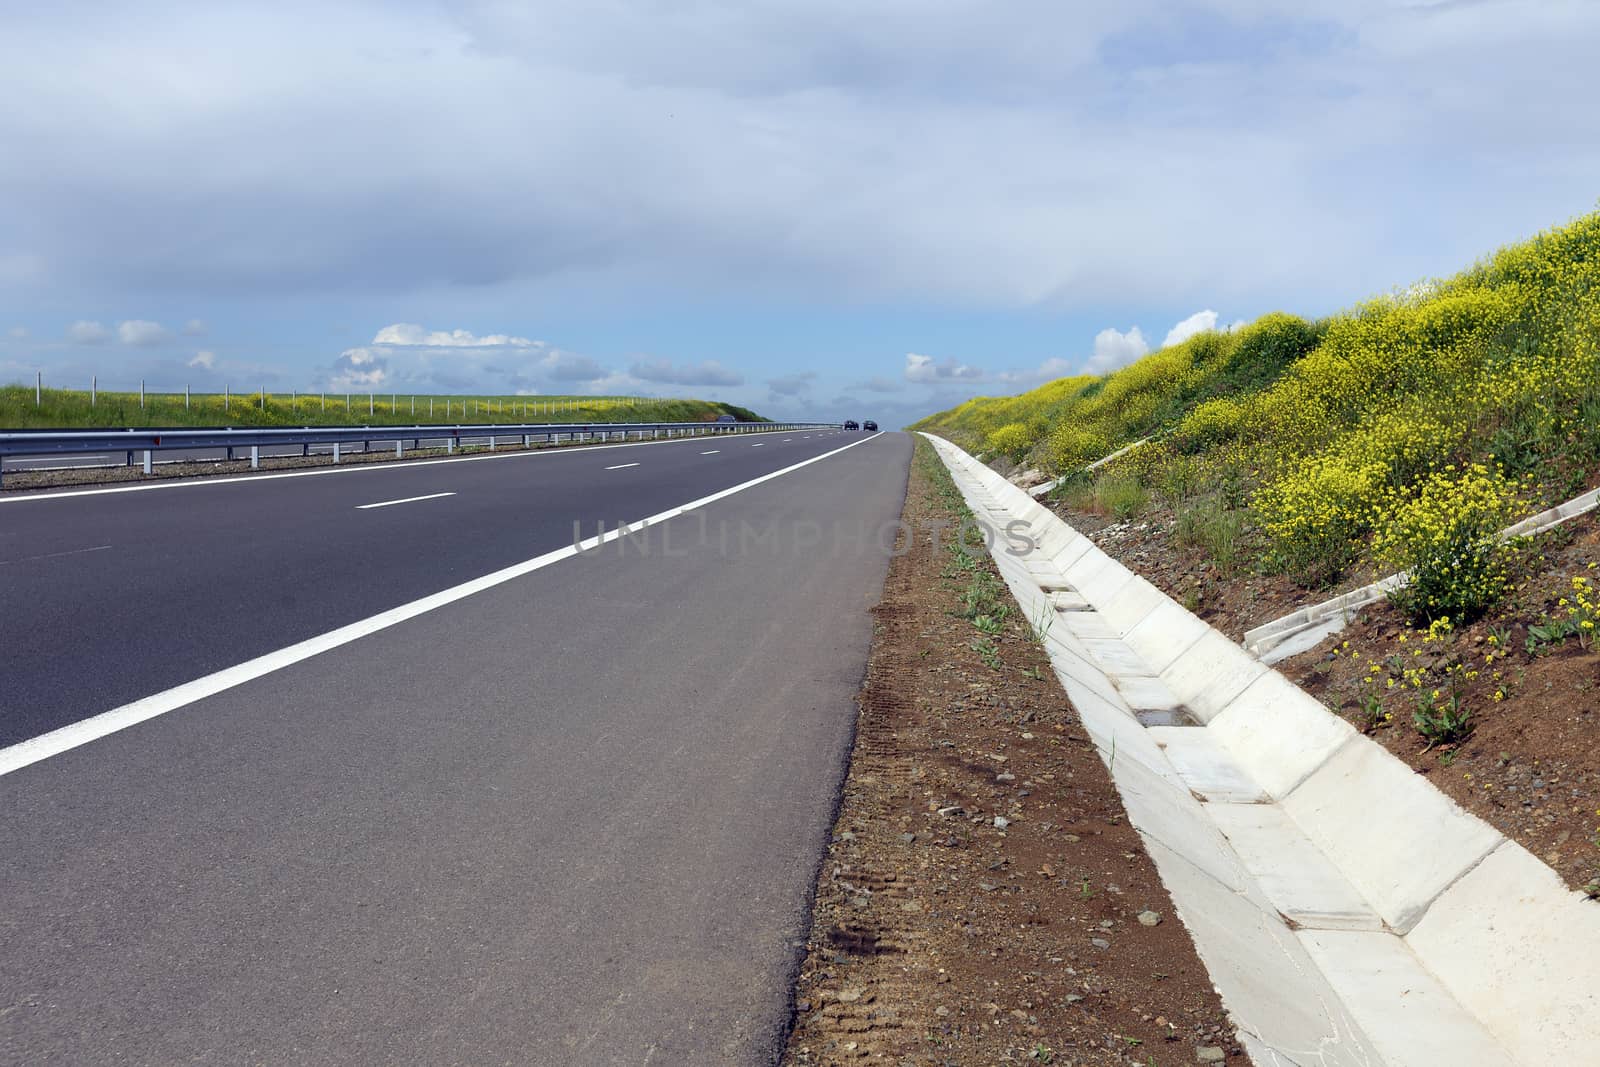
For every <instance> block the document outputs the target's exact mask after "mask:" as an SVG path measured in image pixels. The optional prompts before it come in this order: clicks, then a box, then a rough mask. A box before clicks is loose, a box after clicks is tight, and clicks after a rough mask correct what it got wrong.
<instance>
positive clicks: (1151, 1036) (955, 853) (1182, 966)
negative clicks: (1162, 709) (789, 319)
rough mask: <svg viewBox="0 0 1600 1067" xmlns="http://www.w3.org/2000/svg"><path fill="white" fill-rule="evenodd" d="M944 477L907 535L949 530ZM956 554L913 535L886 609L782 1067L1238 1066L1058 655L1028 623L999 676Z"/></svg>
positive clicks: (916, 496) (911, 515) (895, 570)
mask: <svg viewBox="0 0 1600 1067" xmlns="http://www.w3.org/2000/svg"><path fill="white" fill-rule="evenodd" d="M925 448H926V446H925V445H919V452H920V450H921V449H925ZM923 458H924V459H925V458H926V457H923ZM929 479H930V472H929V471H928V470H927V469H926V467H925V465H924V462H922V461H919V463H918V464H917V465H916V467H915V469H914V470H913V473H912V478H911V484H910V489H909V494H908V498H907V501H906V509H905V516H904V518H905V521H906V522H907V523H908V524H909V526H910V528H912V529H921V528H922V525H921V524H922V523H923V522H924V520H926V519H930V518H934V517H940V518H943V517H945V515H946V513H945V512H944V510H943V509H944V507H945V505H944V504H943V503H942V502H941V501H940V500H939V499H938V497H937V496H936V495H935V494H934V492H933V491H932V488H931V483H930V480H929ZM947 558H948V554H947V551H946V550H943V549H939V550H936V549H934V548H933V547H932V545H931V544H929V543H927V542H926V540H925V539H922V538H919V539H917V541H916V543H914V544H913V546H912V548H911V550H910V551H909V552H908V553H907V554H906V555H903V556H900V557H897V558H896V559H895V560H894V561H893V564H892V566H891V567H890V571H889V576H888V579H887V581H886V583H885V587H884V593H883V599H882V602H881V603H880V605H879V606H878V608H877V609H876V617H877V634H876V638H875V641H874V644H873V649H872V654H871V659H870V663H869V667H868V672H867V678H866V681H865V683H864V685H863V687H862V691H861V697H860V705H861V711H860V719H859V722H858V726H857V735H856V742H855V748H854V752H853V755H852V758H851V764H850V771H849V776H848V778H847V780H846V783H845V787H844V795H843V801H842V806H841V809H840V813H839V818H838V822H837V824H836V826H835V830H834V840H833V843H832V844H831V845H830V846H829V852H828V856H827V858H826V860H825V862H824V864H823V869H822V871H821V874H820V878H819V884H818V887H817V897H816V903H815V907H814V911H813V917H812V936H811V940H810V942H809V944H808V946H807V955H806V958H805V961H804V963H803V966H802V970H801V974H800V978H799V983H798V988H797V991H796V1018H795V1026H794V1031H793V1033H792V1035H791V1039H790V1042H789V1047H788V1050H787V1052H786V1054H785V1056H784V1059H783V1062H784V1063H785V1064H790V1065H796V1067H798V1065H811V1064H840V1063H854V1062H861V1061H867V1062H890V1063H896V1064H924V1065H945V1064H961V1065H972V1064H1003V1063H1055V1064H1139V1065H1149V1064H1188V1063H1193V1062H1195V1060H1196V1049H1197V1048H1198V1047H1202V1046H1210V1047H1215V1048H1220V1049H1222V1050H1224V1051H1225V1052H1226V1053H1227V1055H1228V1058H1229V1061H1230V1062H1232V1061H1233V1060H1234V1059H1235V1057H1237V1056H1240V1055H1241V1054H1240V1053H1239V1051H1238V1049H1237V1047H1236V1046H1235V1045H1234V1044H1233V1042H1232V1039H1231V1035H1232V1028H1231V1027H1230V1026H1229V1025H1228V1022H1227V1018H1226V1016H1225V1014H1224V1012H1223V1009H1222V1005H1221V1003H1220V1001H1219V999H1218V997H1217V995H1216V993H1215V991H1214V990H1213V989H1212V985H1211V980H1210V978H1209V976H1208V975H1207V973H1206V971H1205V968H1204V967H1203V966H1202V964H1201V963H1200V960H1199V958H1198V957H1197V956H1196V954H1195V949H1194V945H1193V943H1192V942H1191V940H1190V938H1189V935H1188V932H1187V931H1186V930H1185V928H1184V927H1183V925H1182V923H1181V922H1179V921H1178V920H1177V918H1176V917H1175V915H1174V913H1173V909H1172V903H1171V900H1170V899H1169V898H1168V896H1167V892H1166V889H1165V888H1164V887H1163V886H1162V884H1161V882H1160V879H1159V877H1158V876H1157V874H1156V870H1155V867H1154V865H1153V864H1152V862H1151V860H1150V858H1149V857H1148V855H1146V853H1145V851H1144V848H1143V845H1142V843H1141V841H1140V838H1139V835H1138V833H1137V832H1136V831H1134V830H1133V829H1132V828H1131V827H1130V826H1129V825H1128V822H1127V817H1126V814H1125V813H1124V811H1123V808H1122V803H1121V801H1120V799H1119V798H1118V796H1117V793H1116V790H1115V788H1114V787H1113V786H1112V784H1111V781H1110V779H1109V777H1108V775H1107V773H1106V769H1105V767H1104V765H1103V764H1102V763H1101V761H1100V758H1099V757H1098V755H1097V754H1096V753H1095V751H1094V748H1093V747H1092V745H1091V744H1090V742H1089V739H1088V738H1087V736H1085V734H1084V733H1083V729H1082V726H1081V724H1080V723H1079V721H1078V719H1077V716H1076V715H1075V713H1074V712H1073V711H1072V709H1071V707H1070V705H1069V703H1068V701H1067V698H1066V696H1065V694H1064V693H1063V692H1062V690H1061V689H1060V687H1059V684H1058V683H1057V682H1056V680H1055V676H1054V675H1053V674H1052V673H1051V672H1050V667H1049V662H1048V660H1047V659H1046V657H1045V655H1044V653H1043V651H1042V650H1041V649H1040V648H1039V647H1038V646H1037V645H1036V644H1035V643H1034V642H1033V641H1032V640H1031V639H1030V637H1029V635H1028V631H1027V628H1026V626H1024V625H1021V624H1020V623H1019V622H1016V620H1013V621H1014V625H1013V626H1012V628H1011V629H1009V630H1008V631H1007V632H1006V633H1005V634H1003V635H1002V636H1000V637H998V638H995V639H994V641H995V644H996V645H997V646H998V648H999V653H1000V657H1001V660H1002V663H1003V666H1002V667H1001V668H1000V669H998V670H995V669H991V668H990V667H988V666H986V665H985V664H984V663H983V661H982V660H981V659H980V658H979V656H978V654H977V653H976V652H975V651H974V650H973V648H972V647H971V646H972V644H973V642H974V640H975V639H976V638H979V637H980V636H981V635H979V634H978V633H977V631H976V630H975V629H974V628H973V627H972V625H971V624H970V623H968V622H967V621H965V620H963V619H961V618H959V617H956V616H955V615H954V614H953V612H954V611H955V609H956V608H957V606H958V603H959V586H958V584H957V582H956V581H954V580H952V579H948V578H945V577H943V576H942V574H941V572H942V570H943V568H944V567H945V566H946V561H947ZM985 562H986V563H987V561H985ZM997 819H1000V820H1003V822H997ZM1147 910H1148V911H1152V912H1154V913H1156V914H1157V915H1159V917H1160V918H1159V922H1158V923H1157V924H1156V925H1153V926H1148V925H1144V924H1142V923H1141V922H1140V920H1139V914H1140V913H1141V912H1144V911H1147ZM1146 918H1147V919H1148V918H1149V916H1147V917H1146ZM1241 1062H1242V1060H1241Z"/></svg>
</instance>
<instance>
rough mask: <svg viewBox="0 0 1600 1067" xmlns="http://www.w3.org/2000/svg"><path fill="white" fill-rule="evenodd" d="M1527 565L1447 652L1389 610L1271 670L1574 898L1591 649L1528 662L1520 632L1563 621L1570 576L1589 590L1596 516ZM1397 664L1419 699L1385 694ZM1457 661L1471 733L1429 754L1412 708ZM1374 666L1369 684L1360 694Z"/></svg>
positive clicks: (1581, 862)
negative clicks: (1373, 705)
mask: <svg viewBox="0 0 1600 1067" xmlns="http://www.w3.org/2000/svg"><path fill="white" fill-rule="evenodd" d="M1535 558H1536V560H1537V561H1538V562H1536V563H1535V564H1534V568H1535V569H1536V570H1537V572H1538V573H1536V574H1534V575H1532V576H1530V577H1529V578H1527V579H1526V580H1525V581H1524V582H1523V583H1522V584H1521V586H1520V588H1519V590H1518V592H1517V595H1516V596H1515V597H1514V598H1513V599H1511V600H1510V601H1509V602H1507V603H1506V604H1505V605H1503V606H1502V607H1501V608H1500V609H1498V610H1496V611H1495V612H1493V613H1492V614H1491V615H1490V616H1489V617H1488V618H1485V619H1483V620H1480V621H1478V622H1476V623H1474V624H1473V625H1471V626H1469V627H1465V628H1463V629H1461V630H1459V631H1458V632H1456V633H1455V634H1453V635H1451V636H1450V637H1449V638H1448V639H1447V640H1445V641H1424V640H1422V639H1421V635H1419V634H1418V633H1417V632H1416V631H1415V630H1412V629H1410V628H1409V627H1408V626H1407V625H1406V621H1405V619H1404V617H1403V616H1402V615H1401V614H1400V612H1399V611H1397V610H1396V609H1395V608H1394V607H1393V606H1391V605H1389V604H1377V605H1374V606H1372V607H1371V608H1368V609H1367V610H1366V611H1365V612H1364V613H1363V615H1362V616H1361V617H1360V618H1359V619H1357V620H1356V621H1355V622H1354V623H1353V624H1352V625H1351V626H1350V627H1349V628H1348V629H1346V630H1345V631H1344V632H1343V633H1341V634H1340V635H1339V636H1338V638H1337V641H1330V642H1329V643H1328V644H1327V645H1325V646H1323V647H1320V648H1315V649H1312V650H1311V651H1309V652H1304V653H1302V654H1301V655H1299V656H1296V657H1294V658H1293V659H1290V660H1287V661H1285V662H1283V663H1280V664H1278V669H1279V670H1281V671H1282V672H1283V673H1284V674H1285V675H1287V676H1288V677H1289V678H1291V679H1293V680H1294V681H1296V682H1298V683H1299V684H1300V685H1301V686H1303V687H1305V688H1306V689H1307V690H1308V691H1310V692H1311V693H1312V694H1313V695H1315V696H1317V697H1319V698H1321V700H1322V701H1323V702H1324V703H1325V704H1327V705H1328V706H1329V707H1331V708H1334V709H1335V710H1337V711H1338V712H1339V713H1340V714H1341V715H1343V716H1345V718H1347V719H1349V720H1350V721H1351V722H1353V723H1354V724H1355V725H1357V726H1359V727H1362V728H1364V729H1366V730H1367V732H1368V734H1369V735H1370V736H1371V737H1372V738H1373V739H1374V740H1376V741H1378V742H1380V743H1381V744H1382V745H1383V746H1384V747H1385V748H1387V749H1388V750H1389V751H1390V752H1393V753H1394V754H1395V755H1396V756H1398V757H1400V758H1401V759H1403V760H1405V761H1406V762H1407V763H1409V764H1410V765H1411V766H1412V767H1414V768H1415V769H1416V770H1417V772H1418V773H1419V774H1425V775H1427V776H1428V780H1429V781H1431V782H1432V783H1433V784H1434V785H1436V786H1438V787H1439V788H1440V789H1442V790H1443V791H1444V792H1445V793H1448V794H1449V795H1450V796H1451V797H1453V798H1454V799H1455V800H1456V802H1457V803H1459V804H1461V805H1462V806H1463V807H1465V808H1466V809H1467V810H1469V811H1471V812H1472V813H1473V814H1475V815H1477V816H1478V817H1479V818H1481V819H1483V820H1484V821H1486V822H1488V823H1490V824H1491V825H1493V826H1494V827H1495V828H1496V829H1498V830H1499V831H1500V832H1501V833H1503V834H1505V835H1506V836H1507V837H1509V838H1511V839H1512V840H1514V841H1516V842H1518V843H1519V844H1521V845H1522V846H1523V847H1524V848H1526V849H1528V850H1529V851H1530V852H1532V853H1533V854H1534V855H1536V856H1540V857H1542V858H1543V859H1544V861H1545V862H1546V863H1548V864H1550V866H1552V867H1554V868H1555V869H1556V871H1557V873H1559V874H1560V875H1561V876H1562V877H1563V878H1564V879H1565V880H1566V882H1567V884H1568V885H1570V886H1572V887H1573V888H1575V889H1578V888H1584V887H1586V886H1588V885H1590V883H1592V882H1595V881H1596V879H1597V878H1600V646H1596V645H1593V644H1591V646H1590V647H1589V648H1587V649H1585V648H1584V647H1583V646H1582V645H1581V644H1580V643H1579V642H1578V640H1577V639H1576V638H1569V639H1567V640H1566V641H1563V642H1560V643H1558V644H1549V645H1538V644H1537V643H1536V650H1535V651H1530V650H1529V647H1528V637H1529V635H1528V625H1529V624H1530V623H1531V624H1535V625H1537V624H1538V623H1539V622H1540V621H1541V619H1542V618H1543V617H1544V616H1545V615H1547V614H1548V615H1555V614H1557V613H1558V612H1561V611H1564V609H1562V608H1560V607H1559V606H1558V604H1557V601H1558V600H1559V599H1560V598H1562V597H1563V596H1567V595H1569V593H1570V588H1571V587H1570V582H1571V579H1572V577H1573V576H1574V575H1580V574H1581V575H1588V576H1589V577H1590V578H1591V580H1592V581H1596V582H1600V569H1597V570H1593V571H1591V570H1589V569H1588V567H1589V564H1591V563H1594V562H1596V561H1600V522H1597V521H1596V519H1595V516H1594V514H1593V513H1591V514H1590V515H1587V516H1585V517H1583V518H1581V519H1577V520H1574V521H1573V522H1572V523H1569V524H1568V525H1567V527H1565V528H1563V529H1562V530H1561V531H1560V533H1559V534H1558V535H1557V536H1555V537H1553V538H1547V540H1546V542H1545V544H1544V545H1543V546H1542V547H1541V549H1540V550H1539V552H1538V553H1537V556H1536V557H1535ZM1401 636H1405V637H1406V640H1405V641H1404V642H1401V641H1400V637H1401ZM1491 638H1492V640H1491ZM1347 641H1348V642H1349V643H1348V645H1347V644H1345V642H1347ZM1419 651H1420V652H1421V655H1416V654H1415V653H1417V652H1419ZM1502 652H1503V653H1504V654H1503V655H1502ZM1394 656H1398V657H1399V661H1398V662H1400V663H1403V664H1405V666H1406V667H1410V668H1413V669H1422V670H1425V671H1427V672H1428V673H1427V674H1425V675H1424V677H1423V681H1424V686H1423V687H1420V688H1419V687H1413V686H1410V685H1408V684H1407V683H1406V681H1405V679H1404V678H1403V677H1402V678H1401V679H1400V680H1399V681H1397V684H1396V685H1395V686H1394V687H1393V688H1390V687H1389V686H1388V685H1387V678H1388V677H1390V676H1391V675H1392V674H1393V673H1394V672H1393V670H1392V666H1391V664H1392V663H1393V662H1394V661H1392V660H1391V659H1390V657H1394ZM1491 656H1492V657H1493V659H1492V661H1486V657H1491ZM1459 662H1464V663H1466V664H1468V665H1469V667H1470V668H1471V669H1472V670H1473V671H1475V673H1476V674H1477V677H1476V678H1473V679H1470V680H1465V681H1463V682H1462V683H1461V684H1460V686H1459V689H1458V692H1459V694H1460V697H1461V701H1462V705H1463V706H1464V707H1466V708H1468V709H1470V711H1471V719H1470V720H1469V721H1470V722H1471V723H1472V733H1471V734H1470V735H1469V736H1468V737H1467V738H1466V739H1465V740H1464V741H1461V742H1459V743H1456V744H1444V745H1434V746H1433V747H1431V748H1430V747H1428V743H1427V741H1425V740H1424V739H1423V738H1422V736H1421V735H1420V734H1419V733H1418V731H1417V730H1416V728H1415V726H1414V723H1413V715H1414V713H1415V706H1416V701H1417V698H1418V696H1419V695H1421V694H1422V693H1423V692H1424V691H1426V692H1431V691H1432V688H1431V687H1432V686H1433V685H1434V684H1435V683H1437V682H1441V681H1442V679H1441V678H1440V675H1439V669H1440V668H1441V667H1447V666H1448V665H1450V664H1452V663H1459ZM1374 666H1377V667H1378V668H1379V670H1378V672H1377V674H1376V677H1377V678H1378V679H1379V680H1378V681H1376V682H1363V681H1362V680H1361V679H1362V678H1363V677H1364V676H1372V675H1373V671H1372V668H1373V667H1374ZM1497 673H1498V674H1499V677H1498V678H1496V677H1495V675H1496V674H1497ZM1364 690H1372V691H1374V692H1375V693H1377V695H1378V696H1379V697H1380V699H1381V701H1382V703H1381V707H1382V715H1381V716H1380V717H1379V718H1378V719H1377V721H1376V722H1371V721H1368V718H1367V717H1366V716H1365V715H1364V714H1363V712H1362V708H1361V694H1362V692H1363V691H1364ZM1496 691H1499V692H1501V693H1503V694H1504V696H1503V698H1502V699H1500V700H1496V699H1495V698H1494V694H1495V692H1496ZM1448 692H1449V689H1448V687H1445V688H1444V689H1442V693H1448ZM1382 716H1392V718H1384V717H1382Z"/></svg>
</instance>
